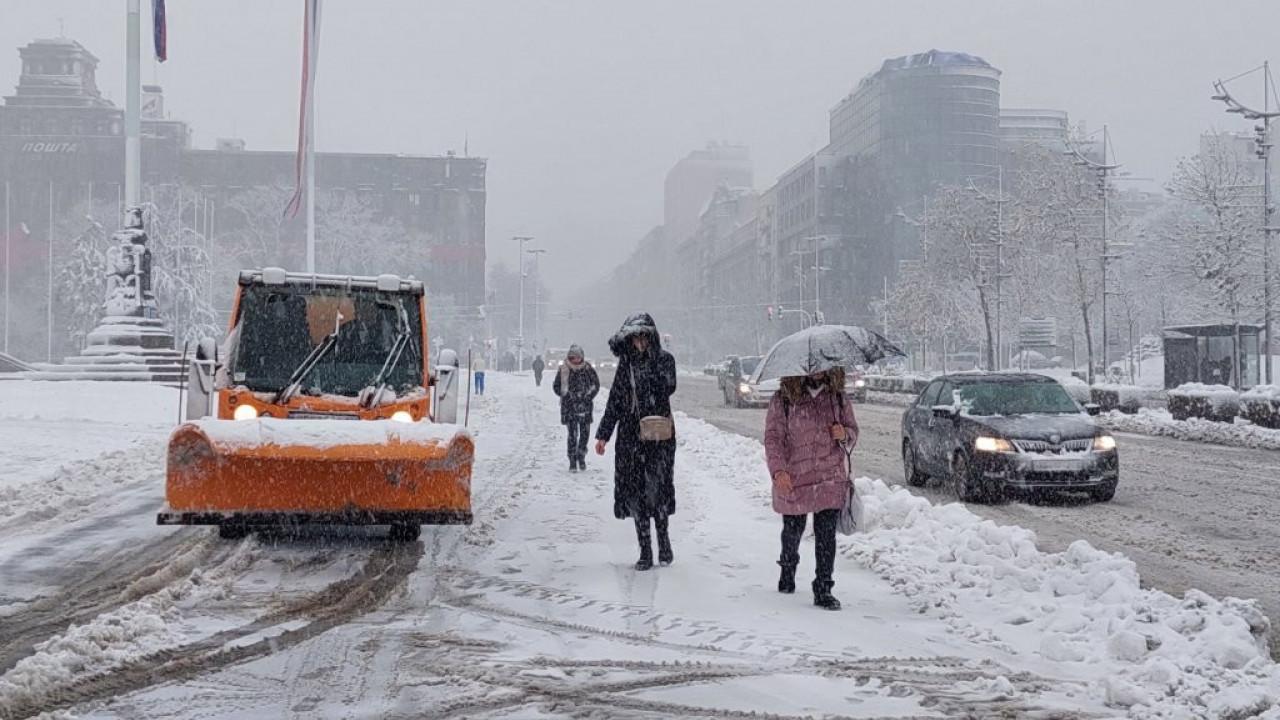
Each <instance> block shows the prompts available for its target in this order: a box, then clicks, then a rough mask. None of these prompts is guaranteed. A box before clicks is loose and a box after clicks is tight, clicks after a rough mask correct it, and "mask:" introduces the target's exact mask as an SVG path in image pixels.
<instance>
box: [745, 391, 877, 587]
mask: <svg viewBox="0 0 1280 720" xmlns="http://www.w3.org/2000/svg"><path fill="white" fill-rule="evenodd" d="M844 383H845V373H844V370H842V369H839V368H836V369H832V370H828V371H826V372H819V373H814V374H812V375H809V376H808V377H784V378H782V383H781V387H780V389H779V390H778V392H777V393H775V394H774V396H773V399H772V400H770V401H769V411H768V413H767V414H766V415H765V421H764V451H765V458H766V460H767V461H768V464H769V475H770V477H772V478H773V509H774V512H777V513H778V514H780V515H782V555H781V557H780V558H779V559H778V565H780V566H782V575H781V577H779V578H778V592H782V593H793V592H795V591H796V566H797V565H799V564H800V539H801V538H802V537H803V536H804V528H805V523H806V521H807V519H808V515H809V514H810V513H812V514H813V542H814V555H815V559H816V560H817V571H816V577H815V578H814V581H813V604H814V605H817V606H818V607H821V608H826V609H827V610H839V609H840V601H839V600H837V599H835V597H833V596H832V595H831V588H832V587H834V586H835V580H834V579H833V578H832V574H833V571H834V568H835V557H836V523H837V520H838V519H839V517H840V510H841V509H842V508H843V507H844V504H845V500H846V497H847V496H848V489H849V482H850V480H849V471H848V468H847V467H846V464H845V463H846V459H847V457H848V456H847V455H846V454H845V451H846V449H851V448H852V447H853V446H854V445H856V444H857V442H858V421H857V419H856V418H855V417H854V415H853V405H852V404H851V403H850V402H849V398H848V397H847V396H846V395H845V393H844Z"/></svg>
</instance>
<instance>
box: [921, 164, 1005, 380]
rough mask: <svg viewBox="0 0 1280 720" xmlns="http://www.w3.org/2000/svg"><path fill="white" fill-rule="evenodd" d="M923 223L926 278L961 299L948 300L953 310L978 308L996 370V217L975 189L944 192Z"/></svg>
mask: <svg viewBox="0 0 1280 720" xmlns="http://www.w3.org/2000/svg"><path fill="white" fill-rule="evenodd" d="M919 222H920V228H921V231H922V233H923V234H924V237H925V238H927V241H926V242H924V243H923V247H922V250H921V270H922V273H923V275H922V276H923V277H926V278H928V280H929V282H930V283H931V284H932V286H933V287H934V288H936V289H937V290H941V291H945V292H946V293H947V294H953V295H956V297H954V298H948V299H947V301H946V302H947V304H948V305H955V306H966V305H967V306H970V307H973V308H975V309H976V311H977V313H978V318H979V320H980V321H981V325H980V327H981V332H982V335H983V337H984V338H985V349H986V366H987V367H988V368H994V367H995V365H996V363H995V332H994V328H995V300H996V291H995V274H996V256H995V252H996V246H995V243H994V235H995V222H996V216H995V215H994V214H993V213H992V212H991V210H990V208H988V207H987V206H986V204H985V203H984V202H983V201H982V198H981V197H980V196H979V195H977V194H975V193H974V192H972V191H971V190H968V189H966V188H959V187H942V188H939V189H938V190H937V191H936V192H935V193H934V194H933V195H932V196H931V197H930V199H929V207H928V210H927V211H926V212H925V214H924V216H923V217H922V218H920V220H919Z"/></svg>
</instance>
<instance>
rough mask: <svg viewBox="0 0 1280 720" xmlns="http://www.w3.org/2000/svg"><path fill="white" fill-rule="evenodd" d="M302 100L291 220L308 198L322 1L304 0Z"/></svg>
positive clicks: (289, 211)
mask: <svg viewBox="0 0 1280 720" xmlns="http://www.w3.org/2000/svg"><path fill="white" fill-rule="evenodd" d="M302 2H303V5H304V11H303V26H302V96H301V98H300V101H299V103H298V105H299V107H298V157H297V159H296V160H295V161H294V169H295V174H296V176H297V188H298V189H297V190H296V191H295V192H294V193H293V197H292V198H291V199H290V200H289V204H288V205H286V206H285V208H284V214H285V215H286V216H287V217H297V215H298V210H299V209H301V208H302V201H303V199H304V196H305V194H306V183H305V178H306V172H307V163H308V162H310V159H309V158H308V153H307V149H308V148H309V147H311V143H312V141H313V138H312V137H311V132H312V127H313V122H312V121H313V116H312V107H313V105H314V99H315V98H314V93H315V88H316V60H317V59H318V58H319V55H320V0H302Z"/></svg>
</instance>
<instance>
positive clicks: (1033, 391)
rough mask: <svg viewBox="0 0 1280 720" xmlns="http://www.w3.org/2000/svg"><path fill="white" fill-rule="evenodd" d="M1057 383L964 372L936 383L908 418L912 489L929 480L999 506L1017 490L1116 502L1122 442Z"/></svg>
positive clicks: (906, 459) (905, 460)
mask: <svg viewBox="0 0 1280 720" xmlns="http://www.w3.org/2000/svg"><path fill="white" fill-rule="evenodd" d="M1096 411H1097V407H1096V406H1092V405H1089V406H1084V407H1082V406H1081V405H1079V404H1078V403H1076V401H1075V400H1073V399H1072V398H1071V396H1070V395H1068V394H1067V391H1066V390H1065V389H1064V388H1063V387H1062V386H1061V385H1059V384H1058V382H1057V381H1055V380H1054V379H1053V378H1049V377H1045V376H1043V375H1034V374H1026V373H962V374H951V375H943V376H940V377H937V378H934V379H933V380H932V381H931V382H930V383H929V384H928V386H926V387H925V389H924V391H923V392H922V393H920V396H919V397H918V398H917V400H916V402H915V404H914V405H912V406H911V407H909V408H907V410H906V412H904V413H903V415H902V466H903V473H904V475H905V477H906V481H907V484H908V485H912V486H915V487H920V486H923V485H924V484H925V482H926V481H927V480H928V479H929V478H930V477H936V478H939V479H942V480H943V482H944V483H948V484H950V485H951V486H952V487H953V488H954V489H955V493H956V496H957V497H958V498H959V499H960V500H961V501H966V502H967V501H981V500H987V501H998V500H1000V499H1002V498H1003V497H1004V496H1005V495H1006V494H1007V493H1009V492H1011V491H1049V490H1068V491H1084V492H1088V493H1089V495H1090V496H1092V497H1093V499H1094V500H1096V501H1098V502H1106V501H1109V500H1111V499H1112V498H1113V497H1115V493H1116V485H1117V483H1118V482H1119V478H1120V458H1119V452H1118V451H1117V449H1116V440H1115V438H1114V437H1112V436H1111V434H1110V433H1108V432H1107V431H1106V430H1104V429H1103V428H1101V427H1099V426H1098V425H1097V424H1096V423H1095V422H1094V421H1093V419H1092V418H1091V417H1089V415H1090V414H1094V413H1096Z"/></svg>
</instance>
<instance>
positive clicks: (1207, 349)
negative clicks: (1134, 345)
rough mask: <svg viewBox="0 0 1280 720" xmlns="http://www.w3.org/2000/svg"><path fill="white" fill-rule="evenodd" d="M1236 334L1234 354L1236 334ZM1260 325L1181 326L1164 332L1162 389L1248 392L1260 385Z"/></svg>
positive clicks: (1168, 328) (1166, 329) (1169, 328)
mask: <svg viewBox="0 0 1280 720" xmlns="http://www.w3.org/2000/svg"><path fill="white" fill-rule="evenodd" d="M1237 331H1238V332H1239V338H1240V340H1239V345H1238V348H1239V351H1238V352H1237V343H1236V333H1237ZM1261 334H1262V327H1261V326H1260V325H1232V324H1225V325H1181V326H1177V327H1167V328H1165V329H1164V333H1163V335H1164V386H1165V388H1166V389H1172V388H1176V387H1178V386H1179V385H1182V384H1184V383H1192V382H1198V383H1204V384H1206V385H1227V386H1229V387H1233V388H1250V387H1253V386H1254V385H1257V384H1258V383H1259V382H1260V377H1261V376H1260V369H1261V362H1260V360H1261V357H1260V355H1259V353H1260V348H1261V344H1260V342H1259V338H1260V336H1261Z"/></svg>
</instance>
